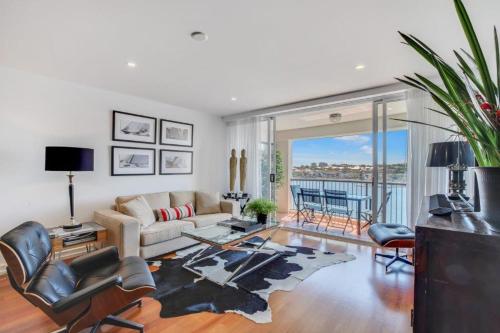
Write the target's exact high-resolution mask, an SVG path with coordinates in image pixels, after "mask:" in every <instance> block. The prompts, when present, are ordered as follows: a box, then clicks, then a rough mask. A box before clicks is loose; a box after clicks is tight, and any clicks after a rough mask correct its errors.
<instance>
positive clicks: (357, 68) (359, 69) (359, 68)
mask: <svg viewBox="0 0 500 333" xmlns="http://www.w3.org/2000/svg"><path fill="white" fill-rule="evenodd" d="M354 69H355V70H357V71H361V70H363V69H365V65H363V64H359V65H356V67H354Z"/></svg>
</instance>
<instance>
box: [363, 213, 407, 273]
mask: <svg viewBox="0 0 500 333" xmlns="http://www.w3.org/2000/svg"><path fill="white" fill-rule="evenodd" d="M368 236H370V238H371V239H372V240H373V241H374V242H375V243H377V244H378V245H380V246H381V247H385V248H393V249H396V254H395V255H390V254H383V253H375V258H376V257H377V256H379V257H383V258H389V259H391V261H390V262H389V263H388V264H387V265H385V271H386V272H387V271H388V269H389V266H391V265H392V264H394V263H395V262H396V261H401V262H403V263H405V264H408V265H413V262H411V261H409V260H408V259H406V257H407V256H406V255H402V256H400V255H399V249H401V248H403V249H408V248H414V247H415V233H414V232H413V231H412V230H411V229H410V228H408V227H407V226H404V225H401V224H389V223H387V224H386V223H376V224H372V225H371V226H370V228H369V229H368Z"/></svg>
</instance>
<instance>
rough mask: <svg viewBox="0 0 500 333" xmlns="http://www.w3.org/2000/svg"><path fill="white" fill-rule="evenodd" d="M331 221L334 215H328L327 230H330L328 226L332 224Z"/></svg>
mask: <svg viewBox="0 0 500 333" xmlns="http://www.w3.org/2000/svg"><path fill="white" fill-rule="evenodd" d="M330 222H332V215H328V223H327V224H326V228H325V232H326V231H328V227H329V226H330Z"/></svg>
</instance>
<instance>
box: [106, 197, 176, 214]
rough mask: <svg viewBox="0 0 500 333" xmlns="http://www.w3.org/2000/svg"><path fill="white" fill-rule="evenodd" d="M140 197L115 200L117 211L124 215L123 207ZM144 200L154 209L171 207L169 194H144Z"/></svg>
mask: <svg viewBox="0 0 500 333" xmlns="http://www.w3.org/2000/svg"><path fill="white" fill-rule="evenodd" d="M138 196H139V195H125V196H121V197H117V198H116V200H115V203H116V210H117V211H119V212H120V213H123V212H122V211H121V205H122V204H124V203H126V202H128V201H130V200H132V199H135V198H137V197H138ZM142 196H143V197H144V199H146V201H147V202H148V204H149V206H150V207H151V208H152V209H159V208H164V207H170V195H169V192H157V193H146V194H142Z"/></svg>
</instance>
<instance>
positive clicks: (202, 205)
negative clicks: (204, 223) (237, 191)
mask: <svg viewBox="0 0 500 333" xmlns="http://www.w3.org/2000/svg"><path fill="white" fill-rule="evenodd" d="M195 197H196V214H198V215H201V214H217V213H221V209H220V195H219V192H216V193H206V192H196V195H195Z"/></svg>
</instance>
